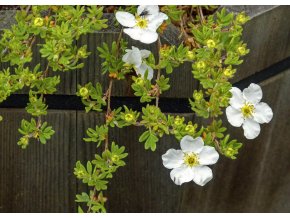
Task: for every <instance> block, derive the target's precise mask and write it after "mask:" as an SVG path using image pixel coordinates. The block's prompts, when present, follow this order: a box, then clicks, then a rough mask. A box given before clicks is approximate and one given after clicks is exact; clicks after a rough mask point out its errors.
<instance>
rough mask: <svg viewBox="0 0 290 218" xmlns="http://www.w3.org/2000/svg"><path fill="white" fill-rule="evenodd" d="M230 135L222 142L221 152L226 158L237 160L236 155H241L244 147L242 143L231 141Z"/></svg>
mask: <svg viewBox="0 0 290 218" xmlns="http://www.w3.org/2000/svg"><path fill="white" fill-rule="evenodd" d="M229 138H230V135H226V137H225V138H224V139H223V140H221V141H220V151H221V152H222V154H223V155H225V156H226V157H229V158H231V159H236V158H237V157H236V155H237V154H238V153H239V152H238V151H239V149H240V148H241V147H242V146H243V144H242V143H240V142H238V141H237V140H236V139H234V140H231V141H229Z"/></svg>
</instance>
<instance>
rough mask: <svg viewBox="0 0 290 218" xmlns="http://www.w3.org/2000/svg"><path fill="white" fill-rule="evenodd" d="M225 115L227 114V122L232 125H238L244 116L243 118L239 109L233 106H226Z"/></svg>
mask: <svg viewBox="0 0 290 218" xmlns="http://www.w3.org/2000/svg"><path fill="white" fill-rule="evenodd" d="M226 115H227V119H228V121H229V123H230V124H231V125H232V126H235V127H240V126H241V125H242V124H243V122H244V118H243V114H242V112H241V110H237V109H235V108H233V107H232V106H228V107H227V109H226Z"/></svg>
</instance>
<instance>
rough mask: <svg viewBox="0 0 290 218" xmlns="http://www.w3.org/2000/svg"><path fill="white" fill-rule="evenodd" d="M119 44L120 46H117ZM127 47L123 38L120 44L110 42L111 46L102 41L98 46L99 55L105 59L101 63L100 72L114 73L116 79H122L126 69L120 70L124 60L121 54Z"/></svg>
mask: <svg viewBox="0 0 290 218" xmlns="http://www.w3.org/2000/svg"><path fill="white" fill-rule="evenodd" d="M119 46H120V47H119ZM126 47H127V42H125V41H124V40H123V39H122V40H121V41H120V44H117V42H116V41H114V42H112V45H111V47H109V46H108V44H107V43H103V45H102V47H98V48H97V49H98V51H99V52H100V55H99V56H100V57H101V58H103V59H104V60H105V61H104V62H103V63H102V73H103V74H105V73H116V78H117V79H124V78H125V77H124V75H125V74H126V73H127V71H121V70H122V69H123V65H124V62H123V61H122V56H123V54H124V53H125V49H126Z"/></svg>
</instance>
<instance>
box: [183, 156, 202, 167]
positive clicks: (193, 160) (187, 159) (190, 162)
mask: <svg viewBox="0 0 290 218" xmlns="http://www.w3.org/2000/svg"><path fill="white" fill-rule="evenodd" d="M183 160H184V163H185V164H186V165H187V166H189V167H194V166H197V165H199V162H198V156H197V155H196V154H194V153H187V154H185V156H184V159H183Z"/></svg>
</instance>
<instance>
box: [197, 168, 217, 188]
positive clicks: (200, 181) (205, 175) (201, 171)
mask: <svg viewBox="0 0 290 218" xmlns="http://www.w3.org/2000/svg"><path fill="white" fill-rule="evenodd" d="M193 173H194V175H193V181H194V182H195V183H196V184H197V185H200V186H204V185H205V184H206V183H208V182H209V181H210V180H211V179H212V177H213V176H212V170H211V169H210V168H209V167H207V166H197V167H194V168H193Z"/></svg>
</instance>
